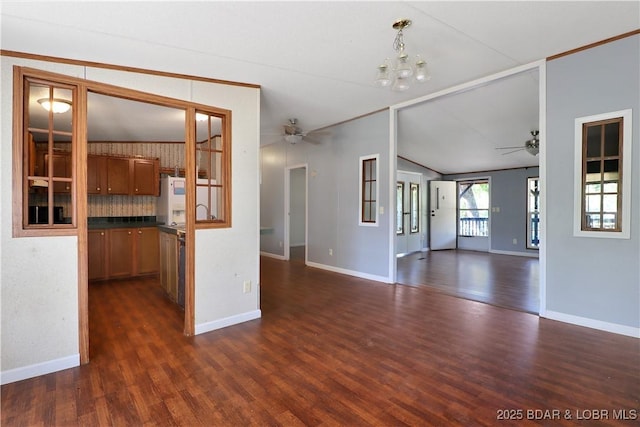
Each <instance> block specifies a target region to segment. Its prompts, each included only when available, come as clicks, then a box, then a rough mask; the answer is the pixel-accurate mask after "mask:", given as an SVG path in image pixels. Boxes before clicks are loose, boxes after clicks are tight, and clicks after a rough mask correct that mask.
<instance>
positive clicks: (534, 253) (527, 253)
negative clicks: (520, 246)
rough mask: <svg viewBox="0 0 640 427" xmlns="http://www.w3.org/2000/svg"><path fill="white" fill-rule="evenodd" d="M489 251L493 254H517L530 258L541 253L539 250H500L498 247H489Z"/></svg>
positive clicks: (537, 256)
mask: <svg viewBox="0 0 640 427" xmlns="http://www.w3.org/2000/svg"><path fill="white" fill-rule="evenodd" d="M489 253H491V254H499V255H515V256H526V257H529V258H539V257H540V255H539V254H538V253H537V252H517V251H500V250H497V249H489Z"/></svg>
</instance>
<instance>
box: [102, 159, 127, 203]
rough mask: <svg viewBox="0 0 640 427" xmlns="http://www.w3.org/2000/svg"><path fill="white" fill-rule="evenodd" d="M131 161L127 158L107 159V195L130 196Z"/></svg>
mask: <svg viewBox="0 0 640 427" xmlns="http://www.w3.org/2000/svg"><path fill="white" fill-rule="evenodd" d="M130 181H131V178H130V173H129V159H128V158H125V157H122V158H121V157H108V158H107V194H122V195H129V194H130V193H131V191H130V187H131V185H130Z"/></svg>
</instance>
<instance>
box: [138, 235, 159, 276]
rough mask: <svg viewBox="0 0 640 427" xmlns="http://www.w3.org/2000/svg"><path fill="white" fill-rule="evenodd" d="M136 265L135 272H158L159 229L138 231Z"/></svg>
mask: <svg viewBox="0 0 640 427" xmlns="http://www.w3.org/2000/svg"><path fill="white" fill-rule="evenodd" d="M135 237H136V252H137V253H136V258H135V259H136V264H135V272H136V274H137V275H140V274H152V273H157V272H158V266H159V260H158V229H157V228H156V227H145V228H138V229H136V236H135Z"/></svg>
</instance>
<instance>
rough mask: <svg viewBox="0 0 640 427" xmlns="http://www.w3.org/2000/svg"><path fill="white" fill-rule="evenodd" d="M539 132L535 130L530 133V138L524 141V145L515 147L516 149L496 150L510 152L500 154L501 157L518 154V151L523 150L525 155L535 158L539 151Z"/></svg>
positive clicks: (499, 148)
mask: <svg viewBox="0 0 640 427" xmlns="http://www.w3.org/2000/svg"><path fill="white" fill-rule="evenodd" d="M539 133H540V132H539V131H537V130H532V131H531V136H532V138H531V139H529V140H527V141H525V143H524V145H520V146H516V147H498V148H496V150H511V151H509V152H508V153H502V155H503V156H505V155H507V154H512V153H515V152H518V151H520V150H525V151H526V152H527V153H529V154H531V155H532V156H537V155H538V152H539V151H540V140H539V139H538V134H539Z"/></svg>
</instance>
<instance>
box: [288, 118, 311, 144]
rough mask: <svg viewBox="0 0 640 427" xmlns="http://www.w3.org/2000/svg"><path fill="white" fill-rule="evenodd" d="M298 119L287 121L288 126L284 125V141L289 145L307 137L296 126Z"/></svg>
mask: <svg viewBox="0 0 640 427" xmlns="http://www.w3.org/2000/svg"><path fill="white" fill-rule="evenodd" d="M297 123H298V119H289V124H286V125H284V139H285V141H287V142H288V143H290V144H297V143H298V142H300V141H302V138H304V137H305V136H307V133H306V132H303V131H302V129H300V128H299V127H298V125H297Z"/></svg>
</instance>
